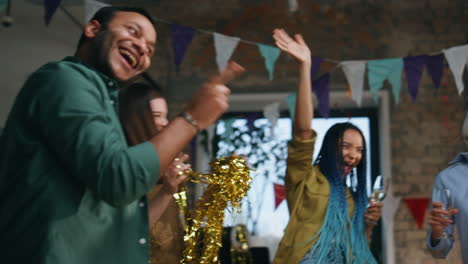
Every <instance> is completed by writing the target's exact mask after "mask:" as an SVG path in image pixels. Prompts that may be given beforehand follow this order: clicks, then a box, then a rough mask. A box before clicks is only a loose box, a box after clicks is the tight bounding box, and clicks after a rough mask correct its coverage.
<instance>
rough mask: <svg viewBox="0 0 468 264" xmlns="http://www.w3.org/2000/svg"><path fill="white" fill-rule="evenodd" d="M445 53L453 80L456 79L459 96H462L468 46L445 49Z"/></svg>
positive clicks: (467, 59)
mask: <svg viewBox="0 0 468 264" xmlns="http://www.w3.org/2000/svg"><path fill="white" fill-rule="evenodd" d="M443 52H444V55H445V59H447V62H448V65H449V67H450V70H451V71H452V74H453V78H455V84H456V85H457V89H458V94H461V93H462V92H463V90H464V86H463V70H464V69H465V66H466V63H467V61H468V45H464V46H458V47H453V48H449V49H444V50H443Z"/></svg>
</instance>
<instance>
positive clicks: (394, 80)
mask: <svg viewBox="0 0 468 264" xmlns="http://www.w3.org/2000/svg"><path fill="white" fill-rule="evenodd" d="M402 70H403V60H402V59H401V58H398V59H383V60H372V61H368V62H367V71H368V79H369V87H370V91H371V94H372V95H373V96H374V100H375V102H378V98H379V95H378V91H379V90H380V89H382V86H383V82H384V81H385V80H388V82H389V83H390V84H391V85H392V91H393V97H394V98H395V103H397V104H398V102H399V100H400V88H401V72H402Z"/></svg>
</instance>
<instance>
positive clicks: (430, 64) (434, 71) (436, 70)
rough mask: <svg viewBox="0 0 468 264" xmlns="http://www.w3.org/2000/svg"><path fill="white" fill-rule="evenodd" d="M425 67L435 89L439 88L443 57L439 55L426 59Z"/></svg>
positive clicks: (442, 70)
mask: <svg viewBox="0 0 468 264" xmlns="http://www.w3.org/2000/svg"><path fill="white" fill-rule="evenodd" d="M426 67H427V71H428V72H429V75H430V76H431V78H432V81H433V82H434V85H435V87H436V88H439V86H440V80H441V79H442V73H443V72H444V55H443V54H439V55H434V56H429V57H427V61H426Z"/></svg>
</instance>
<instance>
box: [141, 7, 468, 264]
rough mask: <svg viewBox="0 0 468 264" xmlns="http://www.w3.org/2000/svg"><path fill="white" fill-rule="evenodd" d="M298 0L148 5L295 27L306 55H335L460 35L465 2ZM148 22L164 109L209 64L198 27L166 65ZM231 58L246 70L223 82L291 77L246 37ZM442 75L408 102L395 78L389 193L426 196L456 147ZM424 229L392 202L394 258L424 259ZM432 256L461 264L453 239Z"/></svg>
mask: <svg viewBox="0 0 468 264" xmlns="http://www.w3.org/2000/svg"><path fill="white" fill-rule="evenodd" d="M331 2H334V3H333V5H331V4H330V3H331ZM299 5H300V7H301V10H300V11H298V12H296V13H293V14H291V13H289V12H288V11H287V1H286V0H270V1H267V0H263V1H262V0H258V1H246V0H244V1H241V0H223V1H219V0H204V1H189V0H186V1H184V0H180V1H173V0H159V1H157V4H155V5H152V6H151V7H150V9H151V12H152V13H153V14H155V15H156V17H158V18H161V19H164V20H167V21H172V22H176V23H179V24H182V25H187V26H192V27H195V28H199V29H205V30H209V31H216V32H219V33H224V34H227V35H232V36H237V37H240V38H241V39H244V40H249V41H254V42H259V43H265V44H273V41H272V39H271V31H272V29H273V28H275V27H284V28H285V29H287V30H288V31H289V32H292V33H302V34H303V35H304V38H305V40H306V42H307V43H308V44H309V46H310V48H311V50H312V53H313V55H316V56H321V57H325V58H330V59H335V60H339V61H342V60H350V59H381V58H391V57H404V56H408V55H419V54H427V53H430V52H436V51H440V50H442V49H444V48H449V47H452V46H456V45H462V44H465V43H467V42H468V31H466V30H465V25H467V24H468V2H466V3H465V1H446V0H413V1H403V0H394V1H388V0H372V1H371V0H346V1H344V0H342V1H318V0H317V1H309V0H302V1H301V0H299ZM215 6H216V8H215ZM158 31H159V32H158V33H159V44H158V47H157V54H156V57H155V63H154V65H153V68H152V70H151V74H152V75H153V76H154V77H155V78H156V79H157V80H158V81H160V82H161V83H163V85H164V86H165V87H166V90H167V91H166V92H167V94H168V95H169V97H170V98H171V99H172V102H173V103H172V104H171V109H173V110H174V109H175V110H178V109H181V108H182V107H183V104H184V103H185V102H186V100H187V99H188V98H189V97H190V95H191V94H192V93H193V91H194V89H195V88H196V87H198V86H199V84H200V83H201V82H202V81H203V80H206V79H207V78H208V77H209V76H210V75H211V74H213V73H215V72H216V71H217V69H216V63H215V51H214V47H213V44H212V37H211V36H210V35H207V34H203V33H200V34H198V35H197V36H196V37H195V38H194V39H193V42H192V45H191V46H190V48H189V50H188V52H187V54H186V57H185V60H184V62H183V64H182V68H181V72H180V73H175V72H174V68H175V67H174V65H173V63H172V54H171V53H172V48H171V40H170V32H169V29H168V26H167V25H166V24H164V23H160V25H159V28H158ZM233 59H234V60H236V61H238V62H239V63H240V64H242V65H244V66H245V67H246V69H247V73H246V74H244V75H243V76H242V77H241V78H240V79H239V80H236V81H235V82H233V83H232V84H231V85H230V87H231V88H232V90H233V92H237V93H245V92H280V91H281V92H289V91H293V89H294V87H295V85H296V81H297V66H296V63H295V62H294V61H293V60H292V59H291V58H288V57H287V56H284V55H282V56H281V57H280V58H279V60H278V61H277V63H276V70H275V79H274V81H273V82H271V81H269V80H268V75H267V72H266V70H265V67H264V65H263V59H262V58H261V56H260V54H259V52H258V49H257V48H256V47H255V46H253V45H250V44H246V43H241V44H240V45H239V47H238V48H237V49H236V51H235V53H234V54H233ZM332 67H333V64H324V65H323V67H322V69H321V71H322V72H323V71H328V70H330V69H331V68H332ZM444 80H445V81H444V85H443V86H442V87H440V88H439V89H435V88H434V85H433V83H432V81H431V80H430V78H429V76H428V74H427V72H425V73H424V75H423V80H422V82H421V86H420V90H419V96H418V98H417V101H416V102H415V103H414V104H413V103H411V99H410V96H409V94H408V92H407V85H406V81H405V79H403V82H402V89H401V98H400V103H399V105H394V104H392V110H391V122H392V124H391V133H390V135H391V139H392V146H391V147H392V173H393V183H394V184H395V188H394V189H395V192H396V195H400V196H403V197H412V196H426V197H427V196H430V192H431V188H432V184H433V180H434V176H435V175H436V174H437V173H438V172H439V171H440V170H442V169H443V168H445V167H446V166H447V162H448V161H450V160H451V159H452V158H453V157H454V155H455V154H456V153H457V152H459V151H463V149H464V146H463V143H462V140H461V137H460V128H461V122H462V120H463V116H464V106H463V98H462V96H459V95H458V92H457V90H456V87H455V84H454V82H453V77H452V76H451V73H450V71H449V70H448V68H447V67H446V72H445V74H444ZM344 81H345V79H344V77H343V74H342V73H341V70H335V71H333V72H332V81H331V90H332V91H337V90H338V89H340V88H339V87H346V85H343V84H344ZM386 89H388V86H387V85H386ZM444 96H447V102H444V99H443V98H444ZM425 235H426V230H425V228H424V229H422V230H418V229H417V227H416V223H415V222H414V220H413V218H412V216H411V215H410V213H409V211H408V210H407V208H406V206H405V204H404V202H403V201H402V203H401V204H400V208H399V210H398V213H397V214H396V223H395V240H396V255H397V256H396V260H397V262H398V263H401V264H405V263H408V264H415V263H434V262H433V260H432V258H431V257H430V255H429V254H428V253H427V252H426V250H425V241H424V239H425ZM437 263H461V260H460V254H459V247H458V246H457V247H456V248H455V249H454V250H453V251H452V253H451V255H450V258H449V260H448V261H439V262H437Z"/></svg>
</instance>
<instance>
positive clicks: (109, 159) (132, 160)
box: [0, 7, 242, 264]
mask: <svg viewBox="0 0 468 264" xmlns="http://www.w3.org/2000/svg"><path fill="white" fill-rule="evenodd" d="M156 36H157V34H156V30H155V27H154V23H153V21H152V20H151V17H150V15H148V14H147V13H146V12H145V11H143V10H141V9H133V8H116V7H106V8H103V9H101V10H100V11H98V12H97V13H96V15H95V16H94V17H93V19H92V20H91V21H90V22H89V23H88V24H87V25H86V26H85V28H84V31H83V36H82V38H81V40H80V43H79V45H78V48H77V51H76V54H75V56H74V57H67V58H65V59H64V60H62V61H59V62H51V63H48V64H46V65H44V66H42V67H41V68H40V69H39V70H37V71H36V72H35V73H33V74H32V75H31V76H30V77H29V78H28V80H27V81H26V83H25V84H24V86H23V88H22V89H21V91H20V93H19V94H18V96H17V98H16V101H15V103H14V105H13V108H12V110H11V112H10V115H9V117H8V120H7V123H6V126H5V128H4V131H3V133H2V135H1V137H0V262H1V263H28V264H30V263H48V264H49V263H58V264H64V263H76V264H85V263H86V264H87V263H113V264H119V263H122V264H123V263H126V264H127V263H142V264H143V263H145V264H146V263H148V260H149V246H148V231H149V228H148V223H149V221H150V222H151V221H152V219H148V212H147V208H148V207H154V206H155V205H154V204H152V201H151V200H150V201H147V200H146V198H145V194H146V193H147V192H148V191H149V190H150V189H151V188H152V187H153V185H154V184H155V183H156V182H157V181H158V180H162V181H163V180H164V179H162V178H163V176H162V175H163V174H160V172H161V171H163V170H165V169H166V168H167V167H168V165H169V164H170V163H171V162H172V161H173V160H174V158H175V157H176V156H177V154H178V153H179V152H181V150H182V148H183V147H184V146H185V145H186V144H187V143H188V142H189V141H190V139H191V138H192V137H193V136H194V135H195V134H196V133H197V132H198V131H199V130H200V129H204V128H206V127H207V126H209V125H210V124H212V123H213V122H214V121H215V120H216V119H217V118H218V117H219V116H220V115H221V114H222V113H223V112H224V111H226V109H227V107H228V103H227V96H228V95H229V89H228V88H227V87H226V86H224V83H226V82H227V81H228V80H229V79H231V78H233V77H234V76H235V75H236V74H237V73H239V72H241V71H242V69H241V67H240V66H238V65H235V64H230V65H229V66H228V68H227V70H226V71H225V72H223V73H222V74H220V76H216V77H215V78H213V79H212V80H211V81H210V82H207V83H206V84H204V85H203V86H202V87H201V88H200V89H199V90H198V92H197V93H196V95H195V96H194V98H193V99H192V101H191V102H190V104H189V106H188V107H187V108H186V110H185V112H184V114H183V115H181V116H180V117H178V118H175V119H174V120H173V121H172V122H171V124H169V125H168V126H167V128H166V129H165V130H164V131H163V132H161V133H159V134H158V135H157V136H155V137H154V138H152V139H151V140H150V141H148V142H145V143H142V144H140V145H136V146H133V147H128V146H127V143H126V140H125V136H124V134H123V132H122V128H121V126H120V123H119V119H118V115H117V112H118V105H117V103H118V100H117V99H118V87H119V86H120V85H121V84H122V83H124V82H128V81H130V80H132V79H134V78H135V77H137V76H138V75H139V74H141V73H142V72H144V71H145V70H146V69H148V67H149V66H150V61H151V56H152V54H153V51H154V45H155V42H156ZM160 175H161V176H160ZM156 206H157V205H156Z"/></svg>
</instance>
